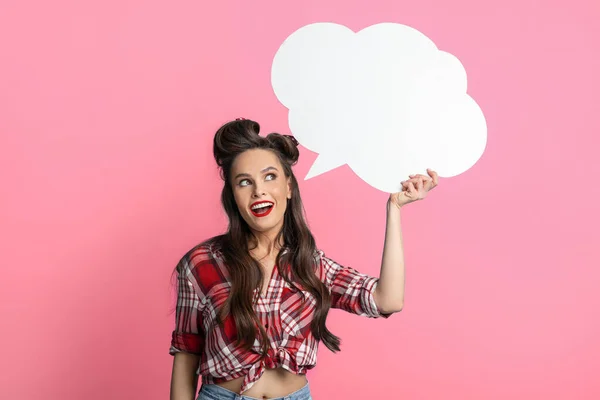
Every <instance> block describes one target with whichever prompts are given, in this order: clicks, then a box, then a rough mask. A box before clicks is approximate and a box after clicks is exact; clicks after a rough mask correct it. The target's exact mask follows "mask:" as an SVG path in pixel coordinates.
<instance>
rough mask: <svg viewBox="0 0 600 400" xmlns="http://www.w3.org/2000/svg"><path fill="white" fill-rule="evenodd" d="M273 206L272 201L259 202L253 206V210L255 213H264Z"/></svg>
mask: <svg viewBox="0 0 600 400" xmlns="http://www.w3.org/2000/svg"><path fill="white" fill-rule="evenodd" d="M271 207H273V204H271V203H259V204H257V205H255V206H253V207H252V208H251V210H252V212H253V213H255V214H264V213H266V212H267V211H269V209H270V208H271Z"/></svg>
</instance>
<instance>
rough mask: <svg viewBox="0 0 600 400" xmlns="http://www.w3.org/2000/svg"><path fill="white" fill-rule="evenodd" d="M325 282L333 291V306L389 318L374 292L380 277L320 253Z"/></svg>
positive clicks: (367, 315)
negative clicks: (362, 271)
mask: <svg viewBox="0 0 600 400" xmlns="http://www.w3.org/2000/svg"><path fill="white" fill-rule="evenodd" d="M320 263H321V268H322V271H323V274H324V277H325V283H326V285H327V286H328V288H329V290H330V293H331V307H332V308H339V309H342V310H344V311H347V312H350V313H352V314H357V315H361V316H365V317H369V318H388V317H389V316H390V315H391V314H384V313H382V312H381V311H380V310H379V308H378V306H377V303H376V302H375V297H374V296H373V293H374V291H375V288H376V287H377V284H378V283H379V278H375V277H373V276H369V275H366V274H363V273H361V272H359V271H357V270H355V269H353V268H351V267H345V266H342V265H340V264H338V263H337V262H335V261H333V260H332V259H330V258H328V257H325V255H324V254H323V253H322V252H321V253H320Z"/></svg>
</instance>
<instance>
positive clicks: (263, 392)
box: [217, 367, 308, 399]
mask: <svg viewBox="0 0 600 400" xmlns="http://www.w3.org/2000/svg"><path fill="white" fill-rule="evenodd" d="M243 381H244V377H241V378H237V379H232V380H230V381H227V382H222V383H218V384H217V385H219V386H221V387H223V388H225V389H227V390H230V391H232V392H235V393H238V394H239V393H240V389H241V388H242V383H243ZM307 382H308V381H307V379H306V375H296V374H294V373H292V372H290V371H288V370H286V369H283V368H281V367H280V368H275V369H266V370H265V372H264V373H263V374H262V376H261V377H260V379H259V380H257V381H256V382H255V383H254V385H252V387H251V388H250V389H248V390H247V391H245V392H244V393H243V394H244V396H248V397H254V398H256V399H272V398H275V397H283V396H287V395H288V394H290V393H294V392H295V391H297V390H300V389H302V388H303V387H304V386H305V385H306V383H307Z"/></svg>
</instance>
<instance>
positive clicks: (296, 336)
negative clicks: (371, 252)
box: [169, 245, 389, 393]
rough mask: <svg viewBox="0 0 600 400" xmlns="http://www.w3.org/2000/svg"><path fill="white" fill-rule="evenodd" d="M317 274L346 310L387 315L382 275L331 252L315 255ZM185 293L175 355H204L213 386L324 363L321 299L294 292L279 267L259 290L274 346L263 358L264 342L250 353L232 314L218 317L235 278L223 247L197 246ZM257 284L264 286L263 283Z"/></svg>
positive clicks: (260, 312) (186, 268)
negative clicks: (317, 334)
mask: <svg viewBox="0 0 600 400" xmlns="http://www.w3.org/2000/svg"><path fill="white" fill-rule="evenodd" d="M315 258H316V261H317V262H316V266H318V267H319V268H318V276H319V278H320V279H321V281H322V282H324V283H325V284H326V286H327V287H328V288H329V290H330V293H331V307H332V308H340V309H343V310H345V311H348V312H350V313H354V314H357V315H361V316H366V317H369V318H380V317H383V318H387V317H389V314H382V313H381V312H380V311H379V309H378V308H377V304H376V303H375V300H374V298H373V291H374V290H375V287H376V286H377V283H378V281H379V279H378V278H374V277H371V276H368V275H365V274H362V273H360V272H358V271H356V270H355V269H352V268H350V267H343V266H341V265H339V264H338V263H336V262H335V261H333V260H331V259H329V258H327V257H325V255H324V253H323V252H322V251H318V252H317V254H316V255H315ZM177 271H178V292H177V308H176V313H175V330H174V331H173V334H172V341H171V348H170V350H169V354H171V355H175V353H178V352H187V353H192V354H197V355H200V357H201V358H200V366H199V368H198V370H197V372H196V373H197V374H199V375H202V383H205V384H213V383H221V382H225V381H229V380H232V379H235V378H239V377H242V376H243V377H245V378H244V381H243V384H242V388H241V393H243V392H245V391H246V390H248V389H250V388H251V387H252V385H253V384H254V383H255V382H256V381H257V380H258V379H259V378H260V377H261V375H262V374H263V372H264V371H265V368H277V367H282V368H285V369H286V370H289V371H290V372H293V373H295V374H304V373H306V371H307V370H308V369H311V368H313V367H314V366H315V365H316V362H317V345H318V342H317V340H316V339H315V338H314V336H313V335H312V332H311V330H310V322H311V321H312V317H313V312H314V308H315V304H316V301H315V299H314V296H313V295H312V294H310V293H308V292H304V294H305V296H306V298H307V299H308V300H309V301H306V302H304V304H303V302H302V294H300V293H298V292H296V291H294V290H293V288H292V287H290V285H289V284H288V283H287V282H285V280H284V279H283V278H282V277H281V276H280V274H279V272H278V271H277V268H274V269H273V273H272V276H271V280H270V282H269V286H268V289H267V293H266V295H265V296H262V295H259V297H258V301H257V303H256V304H255V305H254V310H255V312H256V314H257V316H258V318H259V319H260V321H261V323H262V324H263V326H264V327H265V329H266V331H267V333H268V335H269V339H270V344H271V347H270V349H269V353H268V356H267V357H265V358H263V359H261V356H260V353H261V346H260V342H259V341H258V339H255V341H254V344H253V346H252V348H251V349H250V350H249V351H246V350H244V349H243V348H242V346H241V345H239V344H235V341H236V340H235V339H236V337H237V335H236V327H235V323H234V321H233V317H232V316H231V314H229V315H228V316H227V317H226V318H225V321H224V324H223V326H220V325H219V324H217V323H216V315H217V312H218V310H219V309H220V307H221V306H222V305H223V303H224V302H225V300H226V299H227V297H228V295H229V290H230V287H231V283H230V281H229V273H228V271H227V267H226V266H225V264H224V258H223V255H222V253H221V252H220V251H219V249H217V248H216V246H207V245H202V246H197V247H195V248H194V249H192V250H190V251H189V252H188V253H187V254H186V255H185V256H183V258H182V259H181V260H180V261H179V263H178V265H177ZM256 290H258V289H256Z"/></svg>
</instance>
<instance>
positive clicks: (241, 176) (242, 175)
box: [233, 167, 278, 179]
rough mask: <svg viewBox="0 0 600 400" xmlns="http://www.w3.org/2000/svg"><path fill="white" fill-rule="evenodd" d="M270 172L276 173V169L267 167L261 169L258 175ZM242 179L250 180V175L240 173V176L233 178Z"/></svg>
mask: <svg viewBox="0 0 600 400" xmlns="http://www.w3.org/2000/svg"><path fill="white" fill-rule="evenodd" d="M271 170H275V171H278V170H277V168H275V167H267V168H265V169H263V170H262V171H260V173H261V174H264V173H265V172H267V171H271ZM244 177H247V178H251V176H250V174H246V173H242V174H237V175H236V176H235V178H233V179H238V178H244Z"/></svg>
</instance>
